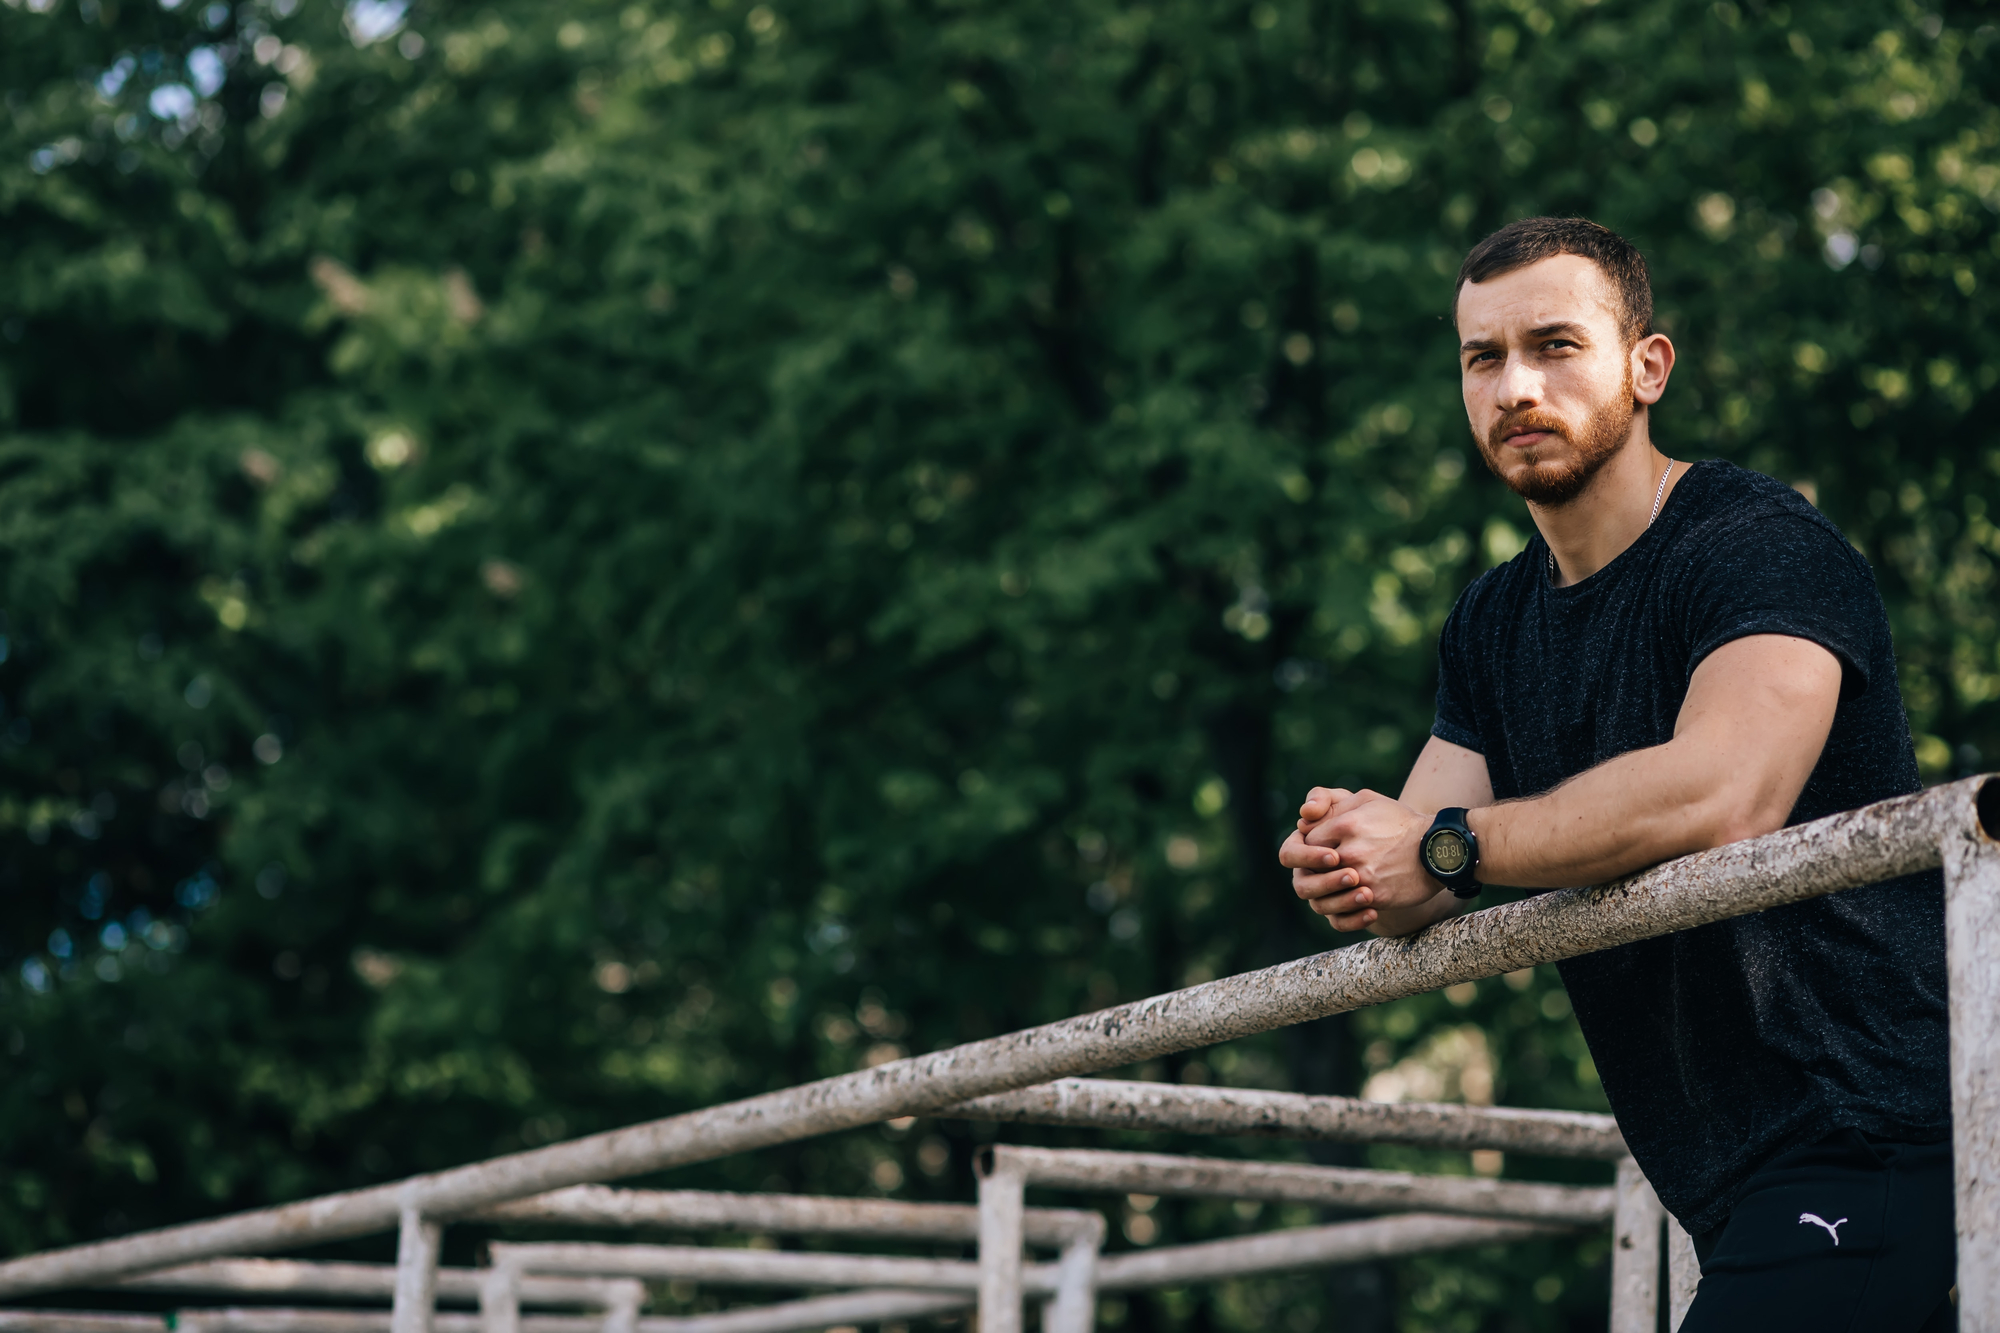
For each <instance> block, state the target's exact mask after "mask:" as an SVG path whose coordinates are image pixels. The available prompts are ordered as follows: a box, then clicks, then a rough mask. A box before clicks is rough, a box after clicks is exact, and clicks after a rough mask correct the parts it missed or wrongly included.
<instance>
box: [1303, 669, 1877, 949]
mask: <svg viewBox="0 0 2000 1333" xmlns="http://www.w3.org/2000/svg"><path fill="white" fill-rule="evenodd" d="M1840 677H1841V668H1840V662H1839V660H1838V659H1837V658H1835V657H1834V656H1833V654H1832V653H1830V652H1828V651H1827V650H1826V649H1825V648H1822V647H1821V646H1819V645H1818V644H1816V643H1813V642H1811V641H1810V640H1806V639H1795V638H1791V637H1788V636H1783V635H1772V634H1760V635H1753V636H1751V637H1749V638H1743V639H1737V640H1735V641H1733V642H1731V643H1728V644H1725V645H1724V646H1723V647H1721V648H1718V649H1716V650H1715V652H1713V653H1711V654H1709V656H1708V657H1707V658H1706V659H1705V660H1704V661H1703V662H1702V664H1701V665H1700V666H1699V667H1697V668H1696V669H1695V673H1694V677H1693V679H1692V680H1691V681H1690V682H1689V685H1688V693H1687V698H1686V699H1685V700H1684V701H1683V702H1682V705H1681V711H1680V716H1679V718H1678V719H1677V721H1676V723H1675V727H1674V736H1673V739H1672V740H1670V741H1668V742H1667V743H1666V744H1664V745H1657V746H1653V747H1650V748H1648V749H1644V750H1634V751H1632V752H1631V753H1629V754H1624V755H1620V756H1618V757H1617V758H1615V759H1612V760H1609V761H1607V762H1605V763H1603V764H1600V765H1598V766H1597V767H1596V768H1593V769H1591V770H1590V771H1589V772H1587V773H1582V774H1579V775H1578V776H1577V777H1575V778H1572V779H1571V780H1570V781H1568V782H1566V783H1564V784H1563V785H1562V786H1560V787H1557V788H1556V789H1555V790H1554V791H1551V792H1549V793H1548V794H1546V795H1543V796H1538V797H1534V798H1532V799H1528V800H1521V801H1510V802H1507V803H1505V804H1501V805H1488V806H1485V807H1483V808H1474V809H1472V813H1471V814H1470V815H1469V816H1468V817H1467V819H1468V822H1469V823H1470V824H1471V826H1472V830H1473V832H1474V833H1476V834H1477V835H1478V836H1479V853H1480V865H1479V878H1480V880H1481V881H1482V882H1485V883H1492V884H1508V885H1513V886H1516V887H1519V888H1560V887H1563V886H1566V885H1572V884H1595V883H1601V882H1603V881H1604V880H1607V879H1613V878H1616V877H1617V876H1619V875H1624V874H1630V873H1631V872H1632V871H1635V870H1639V869H1643V868H1644V867H1646V866H1649V865H1654V864H1657V863H1658V862H1661V861H1665V860H1669V859H1671V858H1672V857H1676V856H1682V855H1685V854H1687V853H1689V852H1695V851H1701V850H1703V849H1705V848H1708V847H1719V846H1722V845H1723V844H1725V843H1730V842H1735V841H1738V840H1740V839H1743V838H1749V837H1755V836H1756V835H1758V834H1760V833H1768V832H1770V831H1771V830H1773V829H1776V828H1781V827H1783V825H1784V822H1785V820H1786V819H1787V818H1789V817H1790V815H1791V811H1792V807H1793V806H1794V805H1795V804H1797V802H1798V798H1799V793H1800V792H1801V791H1803V790H1804V789H1805V784H1806V780H1807V778H1809V777H1810V776H1811V775H1812V770H1813V766H1814V765H1815V764H1817V763H1818V762H1819V755H1820V751H1821V750H1823V749H1824V748H1825V746H1826V738H1827V734H1828V732H1829V731H1830V730H1831V729H1832V726H1833V714H1834V709H1835V708H1836V707H1837V706H1838V705H1839V702H1840ZM1426 753H1427V754H1428V753H1429V747H1426ZM1316 794H1317V793H1316ZM1325 795H1326V796H1328V797H1329V798H1333V797H1336V793H1331V792H1328V793H1325ZM1345 795H1346V796H1347V799H1346V800H1340V799H1328V800H1326V801H1325V802H1324V805H1325V808H1326V810H1327V814H1326V815H1325V817H1324V818H1322V819H1320V820H1319V822H1318V823H1316V824H1315V825H1314V826H1313V827H1312V829H1311V830H1310V832H1309V833H1305V834H1304V835H1303V836H1301V837H1298V838H1295V839H1293V840H1290V841H1287V843H1286V844H1285V847H1284V849H1283V851H1282V852H1281V853H1280V860H1281V861H1283V863H1284V864H1286V865H1288V866H1292V867H1293V868H1294V870H1296V871H1298V872H1300V873H1298V874H1295V875H1294V876H1293V882H1294V886H1295V888H1296V889H1297V890H1298V892H1299V893H1300V896H1302V897H1310V898H1313V899H1314V900H1315V901H1314V906H1313V910H1314V911H1317V912H1320V913H1321V914H1323V915H1325V916H1328V917H1330V918H1331V919H1332V920H1333V921H1334V924H1335V925H1336V926H1340V927H1341V928H1343V929H1356V928H1358V927H1360V926H1362V925H1366V924H1371V923H1368V922H1363V921H1354V922H1353V924H1351V925H1350V924H1347V922H1348V921H1350V920H1352V919H1353V918H1354V917H1355V916H1356V915H1357V914H1358V913H1360V912H1362V911H1364V910H1365V909H1371V908H1372V909H1373V910H1374V911H1375V912H1377V913H1378V914H1379V915H1378V917H1377V919H1376V920H1375V922H1373V923H1372V924H1373V926H1374V929H1375V930H1376V931H1377V932H1378V933H1384V934H1391V933H1393V934H1401V933H1405V932H1406V931H1408V930H1413V929H1417V928H1419V927H1420V926H1421V925H1424V924H1428V922H1429V921H1430V920H1435V919H1436V918H1437V917H1438V916H1441V915H1443V914H1444V913H1443V912H1442V911H1441V910H1440V909H1439V908H1438V907H1437V905H1436V904H1434V903H1433V902H1432V900H1433V899H1434V898H1435V897H1437V896H1438V894H1439V890H1438V888H1437V885H1436V883H1435V882H1434V881H1433V880H1432V879H1431V878H1430V877H1429V876H1428V875H1427V874H1425V873H1424V871H1423V868H1422V867H1421V865H1419V864H1418V861H1417V841H1418V839H1419V838H1421V837H1422V836H1423V832H1424V830H1425V829H1426V828H1428V827H1429V824H1430V815H1431V813H1432V812H1430V811H1425V810H1422V809H1421V808H1419V807H1417V806H1416V805H1415V803H1414V802H1401V801H1389V800H1386V799H1382V798H1379V797H1377V798H1374V799H1369V800H1362V799H1359V794H1345ZM1314 808H1315V807H1314V806H1313V805H1312V803H1311V802H1309V803H1308V807H1307V810H1308V811H1311V810H1313V809H1314ZM1302 813H1304V812H1302ZM1315 862H1317V864H1315ZM1420 909H1428V911H1429V913H1430V915H1429V916H1427V917H1426V916H1423V915H1422V911H1421V910H1420ZM1408 922H1415V924H1406V923H1408Z"/></svg>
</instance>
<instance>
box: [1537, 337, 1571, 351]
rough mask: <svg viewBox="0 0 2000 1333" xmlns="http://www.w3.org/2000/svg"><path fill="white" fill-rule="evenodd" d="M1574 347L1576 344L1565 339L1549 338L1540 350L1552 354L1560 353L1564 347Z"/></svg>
mask: <svg viewBox="0 0 2000 1333" xmlns="http://www.w3.org/2000/svg"><path fill="white" fill-rule="evenodd" d="M1574 346H1576V344H1575V343H1573V342H1571V341H1570V340H1569V339H1567V338H1551V339H1549V340H1548V341H1547V342H1545V343H1543V344H1542V350H1543V351H1544V352H1554V351H1560V350H1561V349H1563V348H1566V347H1574Z"/></svg>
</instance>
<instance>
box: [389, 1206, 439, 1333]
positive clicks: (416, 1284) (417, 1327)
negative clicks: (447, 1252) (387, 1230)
mask: <svg viewBox="0 0 2000 1333" xmlns="http://www.w3.org/2000/svg"><path fill="white" fill-rule="evenodd" d="M443 1238H444V1232H443V1228H441V1227H440V1226H439V1225H438V1224H437V1223H436V1222H430V1221H426V1220H425V1218H424V1215H423V1214H422V1213H419V1212H418V1211H417V1210H416V1209H415V1208H413V1207H410V1206H408V1205H405V1206H404V1208H403V1217H402V1222H401V1224H400V1226H399V1228H398V1230H397V1235H396V1305H395V1310H394V1311H393V1313H391V1314H390V1316H389V1333H431V1312H432V1311H433V1310H435V1309H436V1308H437V1273H438V1245H439V1243H440V1242H441V1241H442V1240H443Z"/></svg>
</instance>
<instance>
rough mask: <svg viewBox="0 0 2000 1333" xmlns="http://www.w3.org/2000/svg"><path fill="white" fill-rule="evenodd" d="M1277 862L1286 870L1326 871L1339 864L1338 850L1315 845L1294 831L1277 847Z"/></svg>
mask: <svg viewBox="0 0 2000 1333" xmlns="http://www.w3.org/2000/svg"><path fill="white" fill-rule="evenodd" d="M1278 864H1279V865H1281V866H1283V867H1285V869H1287V870H1313V871H1327V870H1331V869H1333V868H1334V867H1335V866H1337V865H1339V864H1340V852H1339V851H1338V850H1337V849H1335V848H1332V847H1315V846H1313V845H1312V844H1310V843H1308V842H1307V841H1306V840H1305V839H1304V838H1302V837H1300V836H1299V835H1298V834H1296V833H1294V834H1293V835H1292V836H1291V837H1289V838H1287V839H1285V845H1284V846H1282V847H1280V848H1279V849H1278Z"/></svg>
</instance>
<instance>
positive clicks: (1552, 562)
mask: <svg viewBox="0 0 2000 1333" xmlns="http://www.w3.org/2000/svg"><path fill="white" fill-rule="evenodd" d="M1673 475H1674V460H1673V459H1671V458H1669V459H1668V460H1667V470H1666V471H1665V472H1662V473H1661V474H1660V489H1658V490H1656V491H1654V492H1653V512H1652V513H1650V514H1648V515H1646V526H1647V527H1649V528H1650V527H1652V526H1653V520H1654V519H1656V518H1658V517H1659V516H1660V504H1661V502H1662V501H1664V500H1665V499H1666V498H1667V478H1668V477H1671V476H1673ZM1549 582H1551V583H1561V582H1562V570H1561V569H1560V568H1558V567H1557V565H1556V551H1555V548H1554V547H1553V546H1551V547H1550V548H1549Z"/></svg>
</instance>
